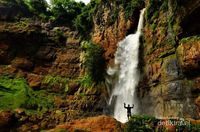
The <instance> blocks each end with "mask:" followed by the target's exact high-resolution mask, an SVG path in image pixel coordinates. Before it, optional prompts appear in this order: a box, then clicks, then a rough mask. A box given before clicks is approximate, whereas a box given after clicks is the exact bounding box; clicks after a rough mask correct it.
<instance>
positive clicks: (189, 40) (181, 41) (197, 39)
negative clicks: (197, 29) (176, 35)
mask: <svg viewBox="0 0 200 132" xmlns="http://www.w3.org/2000/svg"><path fill="white" fill-rule="evenodd" d="M194 41H200V36H192V37H187V38H183V39H181V40H180V43H187V42H194Z"/></svg>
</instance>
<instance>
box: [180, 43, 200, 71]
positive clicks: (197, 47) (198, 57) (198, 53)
mask: <svg viewBox="0 0 200 132" xmlns="http://www.w3.org/2000/svg"><path fill="white" fill-rule="evenodd" d="M177 53H178V56H179V62H180V64H181V67H182V68H183V70H185V71H188V70H189V71H191V70H197V69H199V66H200V64H199V61H200V41H193V42H186V43H182V44H181V45H179V47H178V49H177Z"/></svg>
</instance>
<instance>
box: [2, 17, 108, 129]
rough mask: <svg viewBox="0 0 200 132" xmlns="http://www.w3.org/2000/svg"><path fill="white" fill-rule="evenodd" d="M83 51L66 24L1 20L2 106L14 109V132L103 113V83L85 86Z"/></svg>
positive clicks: (48, 126)
mask: <svg viewBox="0 0 200 132" xmlns="http://www.w3.org/2000/svg"><path fill="white" fill-rule="evenodd" d="M81 52H82V49H81V46H80V40H79V38H78V35H77V32H76V31H72V30H71V29H70V28H67V27H54V26H53V25H52V24H51V23H42V22H40V21H35V20H31V19H21V21H19V22H16V21H13V22H9V21H1V22H0V95H1V97H0V100H1V101H0V102H1V105H0V109H1V110H8V109H9V110H11V111H15V114H12V112H11V113H10V115H12V116H9V117H8V119H9V118H11V120H14V121H13V122H11V123H13V124H14V125H15V124H16V123H19V124H18V125H19V126H15V127H16V128H17V130H18V131H28V130H33V129H34V130H36V131H38V130H40V129H47V128H51V127H54V126H55V125H56V124H60V123H64V122H66V121H69V120H72V119H77V118H81V117H85V116H89V115H90V116H93V115H98V114H101V113H103V107H104V106H105V99H104V97H102V95H103V94H102V93H103V92H102V90H104V88H105V87H104V85H103V84H98V85H96V84H92V86H88V83H87V78H86V77H85V76H83V73H82V72H83V66H82V62H81V59H80V58H81ZM85 85H87V86H85ZM31 111H33V113H32V112H31ZM35 112H36V114H35ZM7 113H9V112H7ZM0 114H2V113H1V112H0ZM3 115H4V113H3ZM8 115H9V114H8ZM0 120H1V119H0ZM2 122H3V123H2V124H5V125H2V124H1V121H0V128H2V129H3V128H6V127H5V126H6V125H8V124H6V122H4V121H2ZM22 124H23V125H22ZM35 125H36V127H35ZM33 127H34V128H33ZM5 131H6V130H5Z"/></svg>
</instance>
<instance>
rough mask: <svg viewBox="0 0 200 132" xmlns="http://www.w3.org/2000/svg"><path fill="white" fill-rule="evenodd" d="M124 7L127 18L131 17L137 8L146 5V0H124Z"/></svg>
mask: <svg viewBox="0 0 200 132" xmlns="http://www.w3.org/2000/svg"><path fill="white" fill-rule="evenodd" d="M122 3H123V7H124V10H125V18H126V19H128V18H131V17H132V16H133V14H134V12H135V10H136V9H140V8H141V7H144V0H123V2H122Z"/></svg>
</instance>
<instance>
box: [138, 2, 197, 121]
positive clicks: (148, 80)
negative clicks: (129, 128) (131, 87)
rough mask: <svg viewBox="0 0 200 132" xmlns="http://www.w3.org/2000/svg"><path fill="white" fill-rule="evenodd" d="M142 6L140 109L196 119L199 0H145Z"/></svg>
mask: <svg viewBox="0 0 200 132" xmlns="http://www.w3.org/2000/svg"><path fill="white" fill-rule="evenodd" d="M146 8H147V9H146V16H145V19H146V22H145V27H144V43H143V45H142V46H141V49H142V50H141V51H140V52H141V56H140V57H141V58H140V60H141V65H140V67H142V68H141V70H142V73H143V78H142V80H141V83H140V86H139V88H138V90H139V93H138V94H139V98H140V101H141V113H145V114H151V115H155V116H158V117H168V116H172V117H173V116H174V117H176V116H180V117H191V118H196V119H199V105H198V98H199V86H198V80H199V74H198V70H199V50H198V49H199V48H198V46H199V37H198V35H199V32H198V31H199V24H197V23H199V13H197V12H199V8H200V5H199V1H198V0H193V1H178V0H176V1H172V0H164V1H155V0H148V1H146ZM146 106H149V107H148V108H146Z"/></svg>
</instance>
